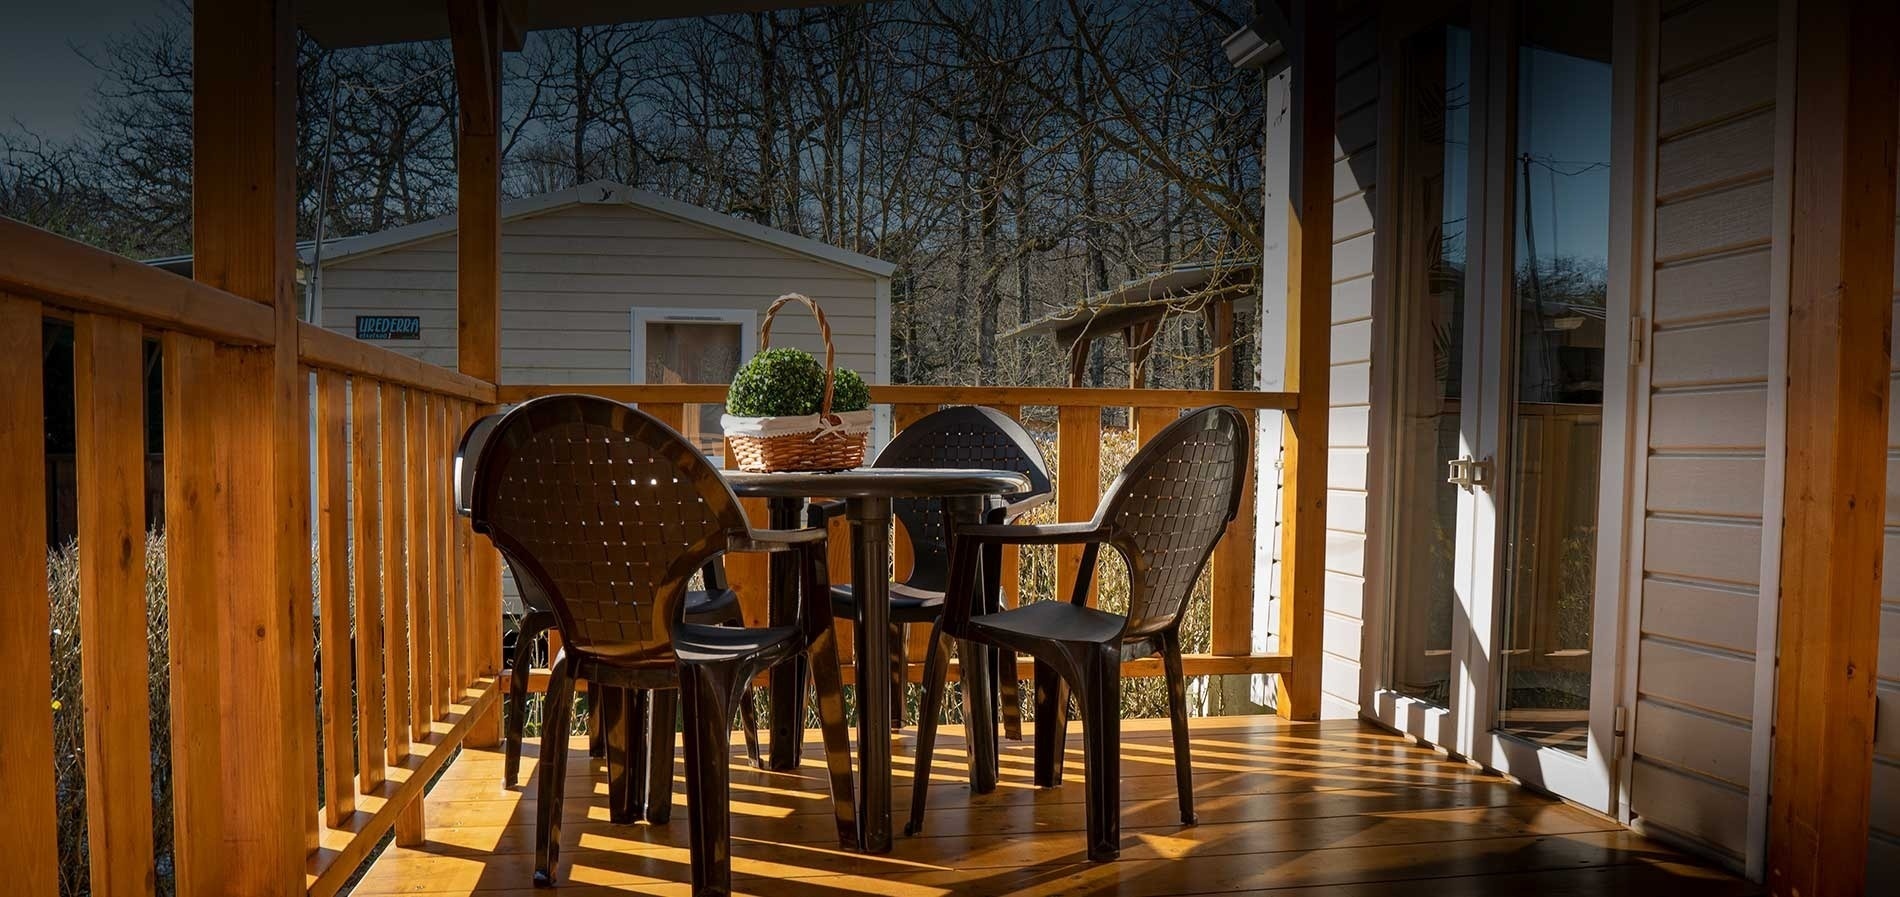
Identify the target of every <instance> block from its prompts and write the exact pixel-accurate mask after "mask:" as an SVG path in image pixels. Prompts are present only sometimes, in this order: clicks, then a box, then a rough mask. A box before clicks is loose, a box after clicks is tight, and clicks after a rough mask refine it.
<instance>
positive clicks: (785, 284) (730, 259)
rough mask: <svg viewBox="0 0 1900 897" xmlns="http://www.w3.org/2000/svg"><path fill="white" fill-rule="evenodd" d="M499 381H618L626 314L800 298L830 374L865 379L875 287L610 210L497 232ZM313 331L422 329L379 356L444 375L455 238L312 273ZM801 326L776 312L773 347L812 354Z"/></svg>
mask: <svg viewBox="0 0 1900 897" xmlns="http://www.w3.org/2000/svg"><path fill="white" fill-rule="evenodd" d="M501 271H502V299H501V315H502V332H501V362H502V373H501V376H502V381H503V382H505V383H626V382H629V381H630V380H631V369H632V361H633V330H632V327H633V324H632V309H633V308H634V307H636V306H640V307H649V308H709V309H728V308H751V309H756V310H758V311H759V312H761V313H762V312H763V311H764V310H765V307H766V306H767V305H770V304H771V302H772V300H773V299H775V298H777V297H778V296H779V295H780V294H782V293H786V292H801V293H804V294H805V295H808V296H810V297H812V298H813V299H816V300H818V302H819V304H821V305H823V306H824V309H825V315H826V317H827V318H829V320H830V322H831V330H832V337H833V340H834V342H835V344H836V345H837V350H838V364H839V365H840V366H843V367H848V368H851V369H853V370H855V371H857V372H859V373H860V374H863V375H864V377H865V379H866V380H874V379H875V374H876V372H877V370H878V368H877V279H876V278H875V277H873V276H871V275H869V274H865V273H863V272H859V271H853V270H850V269H847V268H841V267H838V266H835V265H831V264H828V263H825V262H821V261H818V260H815V259H812V258H809V257H807V256H803V255H799V254H797V253H793V252H789V251H787V250H784V249H780V248H777V247H774V246H768V245H765V244H762V243H756V242H753V241H751V240H747V239H744V238H742V237H738V236H734V235H731V234H727V233H723V232H721V231H717V230H713V229H709V228H705V227H701V226H699V225H695V224H689V223H686V222H682V221H678V220H675V219H672V218H668V217H665V216H662V215H658V214H655V213H653V212H649V211H646V210H644V209H640V208H637V207H633V206H628V205H622V204H598V205H596V204H581V205H576V206H568V207H566V208H562V209H557V210H553V211H550V212H547V213H545V214H541V215H536V216H533V217H527V218H519V219H515V220H511V221H507V222H505V223H504V224H503V225H502V260H501ZM322 290H323V324H324V326H325V327H328V328H330V329H332V330H337V331H340V332H343V333H350V334H353V333H354V331H355V323H356V316H357V315H359V314H411V315H419V316H420V317H421V318H422V339H421V340H419V341H413V342H411V341H403V340H392V341H389V342H386V343H382V344H381V345H384V346H386V347H388V348H391V349H395V350H397V351H401V352H405V353H408V354H411V355H415V356H417V357H420V358H421V359H422V360H424V361H428V362H431V363H434V364H439V365H444V366H447V367H454V366H455V237H454V235H453V234H449V235H446V236H442V237H438V238H435V239H433V240H428V241H425V242H422V243H417V244H413V245H410V246H405V247H402V248H399V249H394V250H391V251H388V252H381V253H375V254H371V255H365V256H362V257H356V258H347V259H343V260H341V261H338V262H337V263H335V264H334V265H330V264H326V265H325V266H324V271H323V282H322ZM817 334H818V328H817V325H816V324H815V323H814V322H813V320H812V318H811V315H810V314H809V313H807V312H805V311H804V310H803V309H802V308H793V309H787V310H786V312H785V313H783V314H781V315H780V316H779V318H778V319H777V321H776V322H775V323H774V325H773V330H772V337H773V344H774V345H779V346H797V347H799V348H803V349H807V350H810V351H812V352H814V353H819V352H821V351H822V349H823V344H822V343H821V342H820V341H819V339H818V335H817Z"/></svg>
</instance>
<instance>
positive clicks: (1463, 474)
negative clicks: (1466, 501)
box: [1445, 455, 1491, 492]
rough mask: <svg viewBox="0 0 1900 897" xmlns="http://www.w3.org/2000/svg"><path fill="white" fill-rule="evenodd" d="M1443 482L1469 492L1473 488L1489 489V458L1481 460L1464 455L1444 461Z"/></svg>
mask: <svg viewBox="0 0 1900 897" xmlns="http://www.w3.org/2000/svg"><path fill="white" fill-rule="evenodd" d="M1445 468H1446V473H1445V482H1447V483H1450V484H1452V485H1453V486H1457V487H1458V488H1460V489H1463V490H1465V491H1466V492H1470V491H1472V490H1473V489H1483V490H1484V491H1486V492H1489V491H1491V459H1490V458H1486V459H1484V460H1482V461H1479V460H1476V459H1474V458H1472V457H1471V456H1470V455H1465V456H1464V457H1462V458H1454V459H1452V460H1450V461H1447V462H1445Z"/></svg>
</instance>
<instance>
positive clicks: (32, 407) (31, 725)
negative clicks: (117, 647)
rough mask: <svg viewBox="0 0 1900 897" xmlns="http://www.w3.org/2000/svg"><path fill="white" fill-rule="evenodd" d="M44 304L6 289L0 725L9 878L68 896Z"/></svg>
mask: <svg viewBox="0 0 1900 897" xmlns="http://www.w3.org/2000/svg"><path fill="white" fill-rule="evenodd" d="M42 326H44V325H43V322H42V321H41V320H40V304H39V303H38V302H33V301H30V300H27V299H19V298H15V297H12V296H8V295H5V294H0V420H5V421H19V422H24V423H23V425H20V426H8V427H0V458H5V459H6V463H5V464H0V508H7V509H9V510H8V511H7V512H6V513H5V514H0V544H5V545H9V546H13V547H12V548H11V549H10V550H7V551H0V706H6V707H13V708H17V709H18V715H17V716H15V717H13V718H12V719H9V720H8V722H7V725H5V726H0V844H6V845H7V852H8V853H7V855H8V857H9V858H10V859H9V862H8V864H7V877H8V884H9V886H10V887H12V888H15V889H17V892H18V893H19V894H21V895H22V897H55V895H57V894H58V893H59V845H58V844H57V842H56V838H55V834H56V833H57V832H58V830H59V827H58V820H57V817H56V813H57V812H58V811H57V809H56V804H55V798H54V794H53V784H54V782H53V765H52V764H53V711H52V709H51V705H50V704H49V702H48V700H47V696H48V695H50V694H52V692H53V680H52V669H53V659H52V656H51V655H50V653H49V652H48V651H47V642H46V634H47V632H48V631H49V629H50V627H51V621H50V619H49V616H50V614H49V611H48V604H47V595H46V556H45V554H44V553H42V552H41V551H40V547H41V546H43V545H45V544H46V440H45V438H44V435H43V434H44V429H43V428H42V427H40V426H35V425H33V422H34V421H43V420H45V419H46V418H45V407H44V398H43V396H44V393H43V392H42V389H43V386H42V384H41V382H40V381H41V371H40V365H41V363H42V361H41V359H42V358H43V356H42V355H41V354H40V331H41V327H42Z"/></svg>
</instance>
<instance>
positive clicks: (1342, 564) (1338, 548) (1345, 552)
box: [1326, 530, 1366, 576]
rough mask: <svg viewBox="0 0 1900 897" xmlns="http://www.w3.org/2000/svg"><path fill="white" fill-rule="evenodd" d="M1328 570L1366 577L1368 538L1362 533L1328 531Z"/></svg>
mask: <svg viewBox="0 0 1900 897" xmlns="http://www.w3.org/2000/svg"><path fill="white" fill-rule="evenodd" d="M1326 569H1328V570H1331V571H1333V572H1335V573H1346V574H1350V575H1352V576H1365V575H1366V537H1365V536H1364V535H1362V534H1360V533H1341V532H1334V531H1332V530H1327V531H1326Z"/></svg>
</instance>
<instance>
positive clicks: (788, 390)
mask: <svg viewBox="0 0 1900 897" xmlns="http://www.w3.org/2000/svg"><path fill="white" fill-rule="evenodd" d="M824 399H825V367H824V365H822V364H819V363H818V359H816V358H813V357H812V356H811V353H810V352H806V351H805V350H803V349H767V350H765V351H763V352H760V353H759V354H757V355H754V356H752V360H751V361H748V362H746V363H745V366H744V367H741V368H740V369H739V373H738V374H737V375H735V376H734V377H733V378H732V389H731V390H729V391H727V393H726V413H727V414H732V415H735V416H738V417H789V416H794V415H801V414H817V413H818V410H819V406H820V405H822V404H823V403H824ZM870 406H871V391H870V389H869V388H868V387H866V386H865V385H864V378H862V377H859V376H858V375H857V373H856V372H854V371H850V370H845V369H842V368H840V369H839V370H838V373H837V376H836V378H835V382H834V383H833V385H832V396H831V410H832V411H834V412H844V411H863V410H864V409H866V408H869V407H870Z"/></svg>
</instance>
